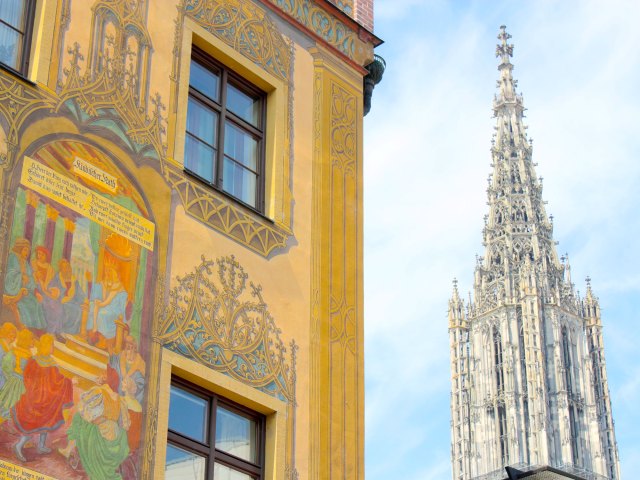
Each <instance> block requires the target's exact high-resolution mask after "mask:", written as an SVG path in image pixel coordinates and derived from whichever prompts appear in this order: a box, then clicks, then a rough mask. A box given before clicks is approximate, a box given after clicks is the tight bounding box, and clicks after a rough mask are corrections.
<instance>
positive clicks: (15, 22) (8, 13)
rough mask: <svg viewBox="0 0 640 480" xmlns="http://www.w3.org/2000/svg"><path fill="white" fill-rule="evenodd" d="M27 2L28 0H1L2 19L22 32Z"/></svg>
mask: <svg viewBox="0 0 640 480" xmlns="http://www.w3.org/2000/svg"><path fill="white" fill-rule="evenodd" d="M25 3H26V0H1V1H0V19H2V20H3V21H5V22H7V23H8V24H9V25H11V26H12V27H14V28H16V29H18V30H20V31H21V32H22V31H23V22H22V18H23V17H24V11H25V7H26V5H25Z"/></svg>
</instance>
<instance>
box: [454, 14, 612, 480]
mask: <svg viewBox="0 0 640 480" xmlns="http://www.w3.org/2000/svg"><path fill="white" fill-rule="evenodd" d="M510 38H511V35H509V34H508V33H507V31H506V27H504V26H503V27H500V33H499V35H498V40H499V43H498V46H497V48H496V56H497V57H498V58H499V65H498V71H499V79H498V85H497V88H498V91H497V93H496V95H495V98H494V101H493V112H494V117H495V121H496V126H495V134H494V137H493V140H492V147H491V158H492V165H491V166H492V168H493V171H492V174H491V175H490V176H489V184H488V188H487V197H488V205H489V214H488V215H487V216H486V217H485V226H484V229H483V243H484V246H485V254H484V257H476V258H477V260H476V268H475V277H474V287H473V297H472V298H470V299H469V301H468V303H467V302H465V301H464V300H463V299H462V298H461V297H460V294H459V292H458V285H457V281H455V280H454V285H453V292H452V297H451V300H450V301H449V315H448V320H449V322H448V323H449V341H450V357H451V432H452V434H451V440H452V444H451V457H452V467H453V478H454V479H456V480H457V479H463V480H470V479H474V480H490V479H502V478H504V474H505V470H504V468H505V466H508V465H509V466H514V467H517V468H526V467H530V466H544V465H550V466H552V467H556V468H560V469H562V470H564V471H566V472H570V473H576V474H578V475H579V476H581V477H583V478H586V479H589V480H603V479H618V478H619V477H620V474H619V465H618V453H617V445H616V442H615V432H614V428H613V416H612V412H611V401H610V398H609V388H608V383H607V375H606V367H605V360H604V346H603V339H602V323H601V319H600V307H599V302H598V299H597V297H596V296H595V295H594V293H593V291H592V288H591V280H590V279H587V289H586V295H585V297H584V298H580V297H579V295H578V294H577V293H576V291H575V288H574V285H573V283H572V281H571V267H570V266H569V256H568V255H567V254H565V255H563V256H562V257H560V258H559V257H558V254H557V251H556V246H555V242H554V240H553V223H552V220H553V218H552V217H550V216H548V215H547V213H546V212H545V208H544V202H543V200H542V179H541V178H537V176H536V172H535V169H534V167H535V164H534V163H533V162H532V150H533V148H532V145H531V141H530V140H529V139H528V138H527V133H526V126H525V125H524V121H523V118H524V111H525V108H524V102H523V100H522V96H521V95H520V94H518V93H517V91H516V87H517V82H516V80H514V79H513V68H514V67H513V64H512V63H511V58H512V55H513V45H511V44H510V43H508V41H509V39H510ZM465 303H466V304H465Z"/></svg>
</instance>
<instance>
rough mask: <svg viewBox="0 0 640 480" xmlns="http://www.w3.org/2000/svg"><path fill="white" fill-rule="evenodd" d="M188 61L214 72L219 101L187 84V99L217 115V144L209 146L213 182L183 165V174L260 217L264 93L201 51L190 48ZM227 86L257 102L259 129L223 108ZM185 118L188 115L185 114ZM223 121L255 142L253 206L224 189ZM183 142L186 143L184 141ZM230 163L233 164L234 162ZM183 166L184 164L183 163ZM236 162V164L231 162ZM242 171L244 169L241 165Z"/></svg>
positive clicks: (262, 203) (262, 202)
mask: <svg viewBox="0 0 640 480" xmlns="http://www.w3.org/2000/svg"><path fill="white" fill-rule="evenodd" d="M191 60H192V61H195V62H196V63H198V64H199V65H200V66H202V67H204V68H205V69H207V70H209V71H212V72H216V74H219V76H220V85H219V89H220V91H219V95H220V101H219V102H218V101H216V100H214V99H212V98H210V97H209V96H207V95H206V94H204V93H202V92H200V91H198V90H197V89H196V88H194V87H193V86H192V85H191V82H189V98H194V99H195V100H196V101H197V102H199V103H200V104H201V105H204V106H205V107H206V108H208V109H210V110H211V111H214V112H215V113H216V114H217V115H218V120H217V141H216V145H213V146H212V145H210V146H212V147H214V148H215V149H216V158H215V161H214V165H212V169H213V170H214V171H215V173H216V175H215V176H214V178H213V182H211V181H209V180H207V179H206V178H203V177H201V176H200V175H198V174H197V173H195V172H193V171H191V170H189V168H187V167H186V166H185V167H184V171H185V172H186V173H188V174H189V175H191V176H194V177H196V178H198V179H199V180H200V181H202V182H204V183H206V184H207V185H209V186H210V187H213V188H215V189H216V190H217V191H220V192H221V193H223V194H224V195H227V196H229V197H231V198H233V199H234V200H236V201H238V202H239V203H241V204H242V205H244V206H246V207H247V208H249V209H251V210H253V211H255V212H257V213H259V214H261V215H263V214H264V211H265V207H264V203H265V201H264V198H265V174H264V172H265V144H266V135H265V130H266V117H267V116H266V112H267V94H266V92H264V91H262V90H261V89H259V88H258V87H256V86H255V85H253V84H252V83H250V82H249V81H248V80H246V79H245V78H243V77H242V76H241V75H239V74H238V73H236V72H235V71H234V70H232V69H231V68H229V67H227V66H226V65H224V64H223V63H221V62H219V61H217V60H215V59H214V58H213V57H211V56H210V55H208V54H207V53H205V52H204V51H203V50H201V49H199V48H197V47H196V46H193V49H192V52H191ZM227 85H232V86H234V87H235V88H237V89H238V90H240V91H242V92H243V93H246V94H247V95H251V96H255V97H257V98H259V99H260V105H261V108H260V110H261V112H260V118H259V120H258V124H259V127H256V126H254V125H251V124H250V123H249V122H247V121H246V120H244V119H243V118H241V117H239V116H238V115H236V114H234V113H233V112H232V111H231V110H229V109H227V88H226V87H227ZM187 115H188V112H187ZM226 121H230V122H231V123H233V124H234V126H236V127H238V128H239V129H240V130H242V131H243V132H245V133H247V134H249V135H250V136H252V137H253V138H254V139H256V140H257V142H258V158H257V161H256V171H255V175H256V204H255V205H251V204H249V203H246V202H245V201H244V200H243V199H242V198H240V197H237V196H235V195H234V194H233V193H231V192H229V191H227V190H225V189H224V186H223V185H224V183H223V182H224V177H223V174H224V158H225V154H224V141H225V131H224V130H225V123H226ZM185 136H192V137H193V138H196V139H197V140H198V141H201V142H203V143H205V144H207V145H209V144H208V143H206V142H204V141H203V140H202V139H200V138H199V137H197V136H196V135H194V134H192V133H191V132H189V131H188V130H186V128H185ZM185 141H186V140H185ZM232 161H234V162H235V160H234V159H232ZM184 163H185V165H186V162H184ZM235 163H237V162H235ZM243 168H246V167H244V166H243Z"/></svg>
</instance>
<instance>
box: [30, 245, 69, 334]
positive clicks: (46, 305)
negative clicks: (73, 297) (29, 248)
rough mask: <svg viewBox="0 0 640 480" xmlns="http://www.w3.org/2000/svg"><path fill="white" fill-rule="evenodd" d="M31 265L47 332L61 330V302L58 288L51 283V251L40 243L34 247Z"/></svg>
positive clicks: (52, 271) (52, 273)
mask: <svg viewBox="0 0 640 480" xmlns="http://www.w3.org/2000/svg"><path fill="white" fill-rule="evenodd" d="M34 250H35V257H36V258H34V259H33V260H32V262H31V266H32V267H33V279H34V280H35V282H36V291H37V292H39V293H40V298H41V299H42V301H41V303H42V309H43V311H44V319H45V322H46V323H47V332H49V333H53V334H57V333H60V332H61V329H60V319H61V317H62V304H61V303H60V301H59V300H58V297H59V296H60V289H59V288H57V287H54V286H53V285H52V281H53V279H54V277H55V272H54V270H53V267H52V266H51V252H50V251H49V249H48V248H46V247H43V246H41V245H39V246H37V247H36V248H35V249H34Z"/></svg>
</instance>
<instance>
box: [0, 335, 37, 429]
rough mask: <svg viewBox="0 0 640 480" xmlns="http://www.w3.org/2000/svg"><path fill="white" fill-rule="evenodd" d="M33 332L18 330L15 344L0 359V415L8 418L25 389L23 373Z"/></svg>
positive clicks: (28, 357) (29, 356) (29, 352)
mask: <svg viewBox="0 0 640 480" xmlns="http://www.w3.org/2000/svg"><path fill="white" fill-rule="evenodd" d="M32 347H33V333H31V330H27V329H26V328H25V329H24V330H20V331H19V332H18V336H17V337H16V344H15V346H14V347H13V348H12V349H11V350H10V351H9V353H7V354H6V355H5V356H4V358H3V359H2V373H3V375H4V378H5V382H4V385H3V386H2V389H0V416H2V417H3V418H4V419H7V418H9V414H10V413H9V412H10V410H11V408H12V407H13V406H14V405H15V404H16V403H18V400H20V397H21V396H22V394H23V393H24V391H25V388H24V379H23V373H24V369H25V367H26V366H27V362H28V360H29V359H30V358H31V348H32Z"/></svg>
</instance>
